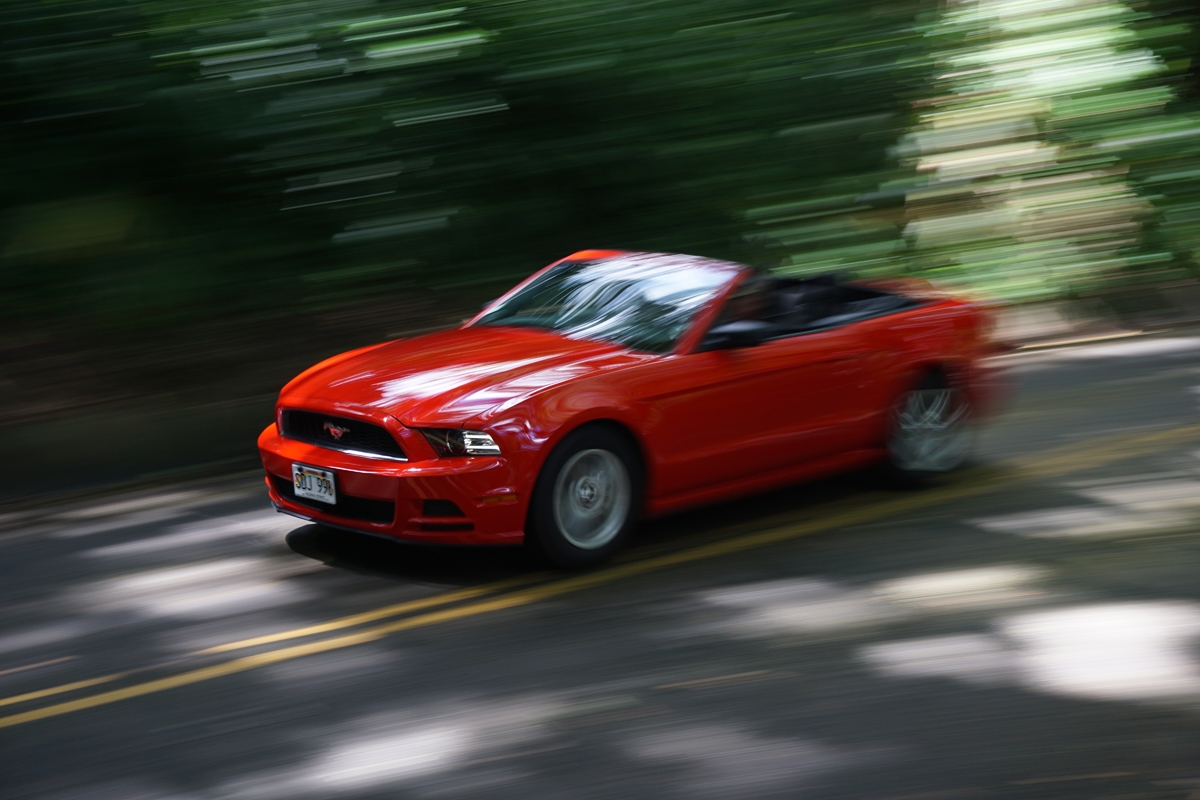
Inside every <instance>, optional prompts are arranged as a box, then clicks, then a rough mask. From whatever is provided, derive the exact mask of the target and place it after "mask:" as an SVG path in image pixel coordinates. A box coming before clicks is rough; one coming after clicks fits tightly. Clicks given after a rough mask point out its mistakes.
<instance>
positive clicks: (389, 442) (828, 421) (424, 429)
mask: <svg viewBox="0 0 1200 800" xmlns="http://www.w3.org/2000/svg"><path fill="white" fill-rule="evenodd" d="M990 327H991V324H990V320H989V318H988V315H987V312H986V311H985V310H984V309H981V308H979V307H978V306H976V305H973V304H971V303H968V302H965V301H962V300H957V299H953V298H950V297H947V296H943V295H940V294H937V293H934V292H932V291H930V290H928V289H927V288H925V289H923V288H921V287H918V286H916V285H915V284H911V285H895V286H888V287H884V286H873V285H866V284H855V283H842V282H839V281H838V280H836V279H835V278H833V277H832V276H820V277H814V278H808V279H802V278H801V279H795V278H775V277H770V276H766V275H762V274H759V273H757V272H755V271H754V270H753V269H751V268H750V267H746V266H742V265H740V264H734V263H730V262H725V261H715V260H711V259H705V258H697V257H693V256H684V255H669V254H661V253H628V252H616V251H597V250H592V251H583V252H579V253H576V254H574V255H572V256H570V257H568V258H565V259H563V260H561V261H558V262H556V263H554V264H551V265H550V266H549V267H546V268H545V269H543V270H541V271H540V272H538V273H536V274H534V275H533V276H532V277H530V278H528V279H527V280H525V281H524V282H523V283H521V284H519V285H518V286H517V287H516V288H514V289H512V290H511V291H509V292H508V293H507V294H505V295H504V296H502V297H501V298H500V299H498V300H496V301H495V302H493V303H491V304H489V305H488V306H487V307H486V308H485V310H484V311H483V312H482V313H480V314H479V315H478V316H476V317H475V318H474V319H471V320H470V321H468V322H466V323H465V324H464V325H462V327H460V328H458V329H456V330H450V331H445V332H442V333H434V334H429V335H426V336H420V337H417V338H414V339H407V340H399V341H393V342H386V343H384V344H377V345H373V346H371V347H364V348H362V349H359V350H353V351H351V352H348V353H343V354H341V355H338V356H334V357H333V358H330V359H328V360H326V361H323V362H321V363H320V364H317V365H316V366H314V367H312V368H311V369H309V370H307V371H306V372H304V373H302V374H301V375H299V376H298V377H297V378H295V379H294V380H293V381H292V382H291V383H289V384H288V385H287V386H285V387H284V389H283V391H282V392H281V393H280V396H279V402H278V406H277V409H276V420H275V422H274V423H273V424H272V425H271V426H270V427H268V428H267V429H266V430H265V431H263V433H262V435H261V436H260V437H259V439H258V447H259V450H260V452H261V454H262V460H263V465H264V467H265V468H266V472H267V485H268V487H269V489H270V494H271V500H272V501H273V502H274V504H275V506H276V508H278V510H280V511H283V512H286V513H288V514H292V515H294V516H297V517H301V518H303V519H307V520H312V521H315V522H319V523H323V524H325V525H329V526H333V527H341V528H348V529H351V530H355V531H360V532H364V533H370V534H378V535H383V536H388V537H394V538H396V539H400V540H407V541H415V542H436V543H449V544H504V543H514V544H515V543H519V542H524V543H525V544H526V545H528V546H530V547H532V548H534V549H535V550H537V551H538V552H539V553H540V554H542V555H543V556H545V557H547V558H548V559H549V560H551V561H552V562H554V563H556V564H558V565H560V566H563V567H582V566H587V565H591V564H594V563H598V562H600V561H603V560H604V559H606V558H608V557H609V556H611V555H612V554H613V553H614V552H615V551H616V550H617V549H619V548H620V547H621V546H622V545H624V544H625V543H626V542H627V541H628V539H629V538H630V536H631V535H632V533H633V529H634V527H635V525H636V524H637V521H638V520H639V518H642V517H645V516H654V515H659V514H663V513H666V512H670V511H674V510H677V509H682V508H686V507H689V506H695V505H698V504H702V503H711V502H714V501H717V500H722V499H725V498H730V497H734V496H736V495H743V494H748V493H752V492H759V491H763V490H766V489H770V488H773V487H778V486H781V485H785V484H789V483H792V482H796V481H800V480H804V479H807V478H812V477H815V476H819V475H826V474H829V473H833V472H836V471H841V470H848V469H852V468H855V467H859V466H863V465H867V464H870V463H872V462H880V463H884V464H886V465H887V467H888V468H889V469H890V470H891V471H892V472H894V473H895V474H897V475H899V476H902V477H907V478H910V479H916V478H922V477H925V476H929V475H934V474H937V473H943V472H947V471H949V470H951V469H954V468H955V467H957V466H958V465H959V464H960V463H962V461H963V460H964V458H965V457H966V454H967V450H968V448H969V445H970V439H971V430H972V426H973V423H974V421H976V420H977V419H978V418H979V417H980V416H981V415H982V414H983V413H985V411H986V410H987V408H988V407H989V405H990V402H991V395H992V392H991V390H990V389H989V387H990V386H991V385H992V384H993V381H992V380H991V378H990V374H989V372H988V368H987V367H986V366H985V363H984V361H983V357H984V356H985V355H987V354H988V353H989V348H990V343H989V339H988V334H989V331H990Z"/></svg>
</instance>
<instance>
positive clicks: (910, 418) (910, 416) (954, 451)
mask: <svg viewBox="0 0 1200 800" xmlns="http://www.w3.org/2000/svg"><path fill="white" fill-rule="evenodd" d="M974 433H975V432H974V426H973V425H972V421H971V407H970V402H969V400H968V398H967V395H966V392H964V391H963V390H962V389H960V388H958V387H956V386H954V385H953V384H951V383H950V381H948V380H947V379H946V376H945V374H944V373H943V372H941V371H940V370H932V371H930V372H928V373H926V374H925V376H924V377H923V378H922V379H921V380H920V381H919V382H918V383H917V385H916V386H914V387H913V388H911V389H909V390H908V391H906V392H904V393H903V394H901V395H900V397H899V398H897V400H896V403H895V405H894V406H893V408H892V418H891V425H890V432H889V435H888V442H887V453H888V466H889V467H890V470H891V472H892V474H893V476H894V477H896V478H898V479H899V480H900V482H902V483H908V484H913V483H920V482H922V481H925V480H928V479H930V478H933V477H935V476H937V475H944V474H945V473H947V472H951V471H953V470H956V469H958V468H959V467H961V466H962V465H963V462H965V461H966V460H967V455H968V453H970V450H971V444H972V443H973V441H974V438H975V437H974Z"/></svg>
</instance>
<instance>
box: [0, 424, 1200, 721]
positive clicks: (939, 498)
mask: <svg viewBox="0 0 1200 800" xmlns="http://www.w3.org/2000/svg"><path fill="white" fill-rule="evenodd" d="M1197 436H1200V424H1197V425H1186V426H1182V427H1177V428H1167V429H1162V430H1158V431H1152V432H1149V433H1145V434H1138V435H1132V436H1121V437H1113V438H1110V439H1108V440H1105V441H1104V442H1103V443H1100V444H1095V443H1091V444H1083V445H1071V446H1068V447H1066V448H1062V449H1060V450H1056V451H1054V452H1052V453H1049V454H1045V455H1041V456H1037V455H1035V456H1031V457H1029V458H1025V459H1019V460H1016V461H1013V462H1009V463H1008V464H1004V465H1001V466H1002V467H1005V466H1006V467H1008V468H1009V469H1008V471H1002V472H1001V473H1000V474H999V475H998V476H996V477H995V478H993V479H992V480H989V481H978V482H974V483H962V482H960V483H956V484H954V485H950V486H944V487H941V488H937V489H932V490H930V491H926V492H922V493H919V494H911V495H907V496H904V497H899V498H895V499H891V500H885V501H883V502H880V503H876V504H872V505H868V506H863V505H861V504H860V505H858V507H857V508H853V507H852V508H849V509H847V510H844V511H841V510H839V511H837V512H835V513H833V514H828V515H825V516H822V517H821V518H818V519H809V520H803V521H800V522H796V523H792V524H786V525H783V526H781V527H778V528H773V529H768V530H760V531H756V532H752V533H747V534H744V535H742V536H737V537H733V538H730V539H724V540H720V541H715V542H710V543H708V544H704V545H700V546H698V547H691V548H687V549H684V550H679V551H676V552H672V553H667V554H664V555H661V556H655V557H652V558H646V559H643V560H640V561H635V562H631V563H627V564H619V565H616V566H612V567H609V568H607V569H604V570H600V571H597V572H592V573H586V574H583V575H578V576H575V577H571V578H566V579H563V580H559V581H554V582H552V583H547V584H542V585H539V586H533V587H530V588H527V589H522V590H518V591H515V592H511V593H509V594H506V595H501V596H500V597H495V598H491V599H488V600H483V601H480V602H477V603H469V604H466V605H461V606H456V607H455V608H448V609H442V610H440V611H433V612H429V613H426V614H419V615H417V616H412V617H406V618H404V619H400V620H395V621H392V622H389V623H386V624H384V625H378V626H376V627H374V628H369V629H367V630H365V631H360V632H358V633H353V634H348V635H345V636H339V637H336V638H333V639H325V640H322V641H317V642H310V643H307V644H302V645H295V646H292V647H286V648H282V649H279V650H272V651H269V652H266V653H259V654H256V655H251V656H244V657H242V658H238V659H234V660H232V661H227V662H224V663H221V664H216V665H213V666H209V667H203V668H200V669H195V670H191V671H189V672H184V673H181V674H178V675H173V676H170V677H166V678H159V679H157V680H152V681H148V682H146V683H141V684H137V685H135V686H128V687H125V688H122V689H114V690H112V691H108V692H102V693H100V694H96V695H91V696H89V697H82V698H79V699H78V700H71V701H67V702H63V703H58V704H55V705H50V706H45V707H43V708H38V709H33V710H31V711H26V712H23V713H20V714H13V715H11V716H7V717H0V728H7V727H11V726H13V725H20V724H22V723H25V722H32V721H34V720H39V719H46V718H48V717H56V716H60V715H62V714H68V713H71V712H73V711H79V710H82V709H86V708H94V707H96V706H102V705H107V704H109V703H115V702H118V701H120V700H126V699H129V698H133V697H140V696H142V695H147V694H152V693H154V692H161V691H164V690H166V689H172V688H176V687H179V686H187V685H189V684H194V683H199V682H201V681H206V680H211V679H213V678H218V677H222V676H225V675H232V674H235V673H239V672H245V671H247V670H252V669H257V668H259V667H263V666H267V665H269V664H276V663H279V662H281V661H287V660H290V659H293V658H299V657H302V656H306V655H311V654H314V653H321V652H327V651H330V650H338V649H341V648H345V647H353V646H356V645H359V644H364V643H367V642H373V641H377V640H379V639H382V638H384V637H385V636H387V635H389V634H392V633H396V632H398V631H404V630H411V629H413V628H421V627H426V626H429V625H437V624H440V623H443V622H449V621H452V620H457V619H463V618H466V617H472V616H478V615H480V614H487V613H491V612H493V611H500V610H504V609H509V608H515V607H518V606H524V605H529V604H531V603H535V602H537V601H539V600H545V599H548V598H551V597H558V596H561V595H564V594H569V593H572V592H578V591H582V590H584V589H589V588H592V587H594V586H600V585H603V584H606V583H612V582H614V581H618V580H621V579H623V578H628V577H632V576H635V575H641V574H644V573H647V572H652V571H655V570H659V569H663V568H666V567H671V566H676V565H679V564H686V563H690V562H694V561H700V560H704V559H710V558H714V557H717V556H724V555H729V554H732V553H737V552H740V551H743V550H749V549H752V548H757V547H762V546H764V545H768V544H774V543H777V542H782V541H786V540H789V539H795V538H799V537H801V536H808V535H812V534H815V533H820V532H823V531H828V530H832V529H835V528H844V527H849V526H852V525H857V524H861V523H864V522H870V521H874V520H877V519H882V518H890V517H895V516H897V515H899V514H902V513H904V512H907V511H912V510H914V509H918V508H922V507H925V506H931V505H936V504H939V503H944V502H949V501H953V500H960V499H963V498H966V497H970V496H972V495H978V494H983V493H985V492H989V491H993V490H995V489H997V488H1000V487H1002V486H1006V485H1010V484H1013V483H1018V482H1021V481H1025V480H1030V479H1036V478H1045V477H1049V476H1052V475H1058V474H1061V473H1065V472H1070V471H1072V470H1075V469H1081V468H1091V467H1098V466H1103V465H1105V464H1110V463H1113V462H1116V461H1121V460H1124V459H1128V458H1134V457H1137V456H1139V455H1145V454H1149V453H1153V452H1154V451H1155V450H1157V449H1158V448H1159V446H1160V445H1162V444H1163V443H1178V442H1181V441H1186V440H1188V439H1191V438H1194V437H1197ZM977 474H978V472H977ZM847 504H849V503H847ZM501 583H504V582H503V581H501ZM463 591H469V590H463ZM451 594H456V593H451ZM430 599H432V598H430ZM401 605H403V604H401ZM381 610H382V609H381ZM366 613H368V614H371V613H376V612H366ZM354 616H356V617H357V616H361V615H354ZM343 619H351V618H350V617H346V618H343ZM335 622H336V621H335ZM247 641H249V640H247ZM247 646H249V645H247ZM111 679H112V676H109V677H107V678H100V679H95V680H96V681H97V682H102V681H105V680H111ZM45 691H47V692H53V691H54V690H45ZM64 691H65V690H64ZM10 699H11V698H10ZM14 702H15V701H14Z"/></svg>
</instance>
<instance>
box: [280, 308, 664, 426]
mask: <svg viewBox="0 0 1200 800" xmlns="http://www.w3.org/2000/svg"><path fill="white" fill-rule="evenodd" d="M652 357H653V356H650V355H648V354H644V353H636V352H634V351H631V350H628V349H626V348H623V347H620V346H619V345H614V344H610V343H605V342H595V341H587V340H582V339H570V338H567V337H565V336H560V335H558V334H555V333H550V332H547V331H542V330H536V329H528V328H502V327H490V326H477V327H471V328H459V329H457V330H452V331H445V332H442V333H435V334H429V335H427V336H420V337H417V338H415V339H406V340H400V341H395V342H388V343H386V344H382V345H377V346H374V347H368V348H363V349H362V350H357V351H353V352H351V353H347V354H343V355H341V356H335V357H334V358H331V359H329V360H328V361H324V362H321V363H320V364H317V365H316V366H315V367H313V368H311V369H309V370H308V371H307V372H304V373H303V374H301V375H300V376H299V377H297V378H296V379H295V380H293V381H292V382H291V383H289V384H288V385H287V386H286V387H284V390H283V393H282V394H281V396H280V399H281V402H282V403H284V404H297V405H302V404H303V403H304V401H305V400H306V399H314V400H320V401H325V402H330V403H335V404H338V405H344V406H351V407H360V408H372V409H376V410H381V411H384V412H385V413H387V414H390V415H392V416H394V417H396V418H397V419H399V420H400V421H401V422H403V423H404V424H405V425H410V426H420V425H427V426H436V425H441V426H456V425H460V424H463V423H465V422H467V421H469V420H486V418H488V417H489V416H491V415H492V414H493V413H496V412H498V411H500V410H502V409H504V408H508V407H511V406H512V405H514V404H515V403H518V402H520V401H521V400H523V399H525V398H526V397H528V396H529V395H531V394H534V393H536V392H538V391H539V390H542V389H545V388H547V387H550V386H554V385H557V384H560V383H563V382H564V381H569V380H572V379H574V378H577V377H580V376H583V375H588V374H593V373H595V372H597V371H600V370H607V369H612V368H616V367H620V366H624V365H625V364H628V363H631V362H635V361H641V360H644V359H646V358H652Z"/></svg>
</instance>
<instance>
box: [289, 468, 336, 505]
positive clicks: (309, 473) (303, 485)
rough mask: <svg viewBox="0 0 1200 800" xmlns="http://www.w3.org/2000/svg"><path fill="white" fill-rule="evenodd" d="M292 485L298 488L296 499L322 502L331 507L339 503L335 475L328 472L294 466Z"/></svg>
mask: <svg viewBox="0 0 1200 800" xmlns="http://www.w3.org/2000/svg"><path fill="white" fill-rule="evenodd" d="M292 483H293V484H294V485H295V487H296V497H307V498H308V499H309V500H320V501H321V502H322V503H329V504H330V505H334V504H335V503H337V488H336V487H335V486H334V481H333V473H332V472H330V471H328V470H324V469H317V468H316V467H306V466H304V465H303V464H292Z"/></svg>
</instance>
